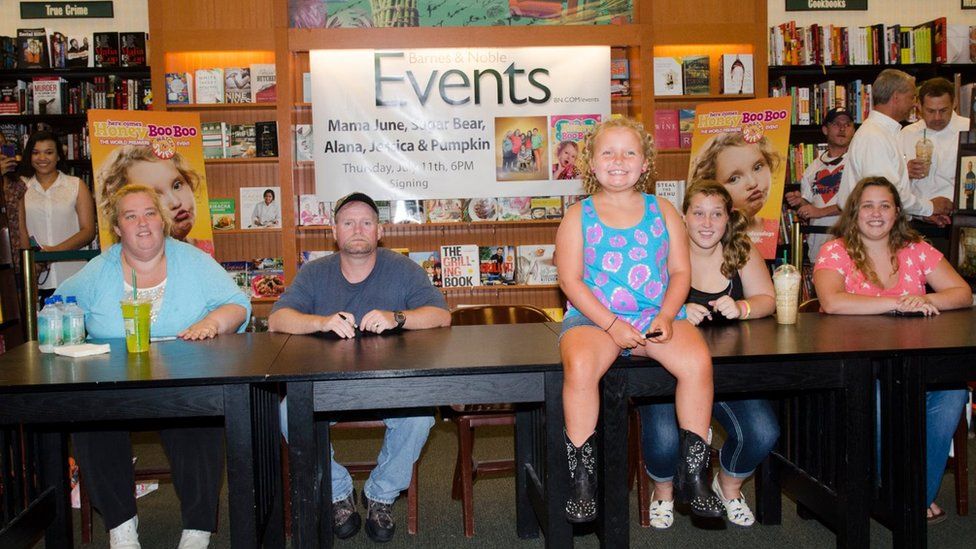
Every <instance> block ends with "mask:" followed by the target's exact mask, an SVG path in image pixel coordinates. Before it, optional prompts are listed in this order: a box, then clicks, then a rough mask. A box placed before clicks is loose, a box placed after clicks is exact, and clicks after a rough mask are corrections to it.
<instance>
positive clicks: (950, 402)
mask: <svg viewBox="0 0 976 549" xmlns="http://www.w3.org/2000/svg"><path fill="white" fill-rule="evenodd" d="M875 385H876V387H877V392H878V395H877V398H876V399H875V402H876V403H877V404H876V407H877V409H876V411H875V429H874V432H875V452H876V454H875V460H876V461H875V463H878V464H879V465H878V470H879V473H878V475H879V477H880V469H881V465H880V464H881V398H880V395H881V384H880V383H878V384H875ZM968 401H969V393H968V391H967V390H966V389H950V390H947V391H927V392H926V393H925V504H926V505H932V502H933V501H935V496H937V495H939V488H940V487H941V486H942V476H943V475H944V474H945V468H946V461H947V460H948V459H949V445H950V444H952V435H953V433H955V432H956V426H957V425H959V418H960V417H961V416H962V412H963V410H965V409H966V403H967V402H968Z"/></svg>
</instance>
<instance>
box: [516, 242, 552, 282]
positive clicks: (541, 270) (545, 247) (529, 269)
mask: <svg viewBox="0 0 976 549" xmlns="http://www.w3.org/2000/svg"><path fill="white" fill-rule="evenodd" d="M555 252H556V245H555V244H528V245H522V246H519V247H518V265H517V267H516V276H517V278H516V279H517V280H518V282H519V284H526V285H529V286H538V285H543V284H556V280H557V279H556V265H555V264H554V263H553V261H552V257H553V255H554V254H555Z"/></svg>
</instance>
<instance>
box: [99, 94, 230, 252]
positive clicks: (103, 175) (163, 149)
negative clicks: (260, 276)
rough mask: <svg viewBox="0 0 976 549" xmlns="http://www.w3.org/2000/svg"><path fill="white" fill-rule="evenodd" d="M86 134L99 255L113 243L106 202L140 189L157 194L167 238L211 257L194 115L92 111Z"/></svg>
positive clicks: (200, 148)
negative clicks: (122, 192) (168, 225)
mask: <svg viewBox="0 0 976 549" xmlns="http://www.w3.org/2000/svg"><path fill="white" fill-rule="evenodd" d="M88 130H89V135H90V136H91V138H90V139H91V157H92V169H93V171H94V174H95V204H96V207H97V213H98V241H99V244H100V246H101V248H102V249H103V250H106V249H108V248H109V247H110V246H111V245H112V243H113V241H114V238H113V233H112V228H111V226H110V224H109V221H108V219H109V216H108V212H107V210H106V207H107V205H108V200H109V197H111V195H112V193H114V192H115V191H116V190H118V189H119V188H120V187H123V186H125V185H128V184H139V185H146V186H148V187H150V188H153V189H155V190H156V192H157V193H158V194H159V197H160V201H161V202H162V205H163V208H164V209H165V210H166V211H165V212H164V214H165V215H167V216H169V218H170V220H171V221H172V228H171V229H170V236H172V237H173V238H174V239H176V240H181V241H184V242H187V243H189V244H192V245H194V246H196V247H197V248H199V249H201V250H203V251H205V252H207V253H208V254H210V255H214V245H213V227H212V225H211V222H210V208H209V199H208V196H207V176H206V170H205V169H204V163H203V141H202V139H201V135H200V115H199V114H197V113H171V112H147V111H132V110H101V109H92V110H89V111H88Z"/></svg>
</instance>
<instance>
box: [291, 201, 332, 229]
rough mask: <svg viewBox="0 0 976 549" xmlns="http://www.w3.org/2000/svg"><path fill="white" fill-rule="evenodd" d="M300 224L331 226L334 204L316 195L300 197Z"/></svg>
mask: <svg viewBox="0 0 976 549" xmlns="http://www.w3.org/2000/svg"><path fill="white" fill-rule="evenodd" d="M298 224H299V225H303V226H310V225H331V224H332V203H331V202H328V201H326V200H325V199H323V198H321V197H319V196H318V195H314V194H303V195H299V196H298Z"/></svg>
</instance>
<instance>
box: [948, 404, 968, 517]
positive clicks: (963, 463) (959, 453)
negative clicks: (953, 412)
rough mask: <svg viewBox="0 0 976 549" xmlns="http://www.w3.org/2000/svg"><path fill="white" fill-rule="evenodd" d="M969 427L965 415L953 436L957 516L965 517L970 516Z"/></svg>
mask: <svg viewBox="0 0 976 549" xmlns="http://www.w3.org/2000/svg"><path fill="white" fill-rule="evenodd" d="M968 435H969V433H968V426H967V425H966V416H965V414H964V415H963V416H962V418H961V419H960V420H959V426H958V427H956V432H955V433H954V434H953V435H952V451H953V453H954V458H955V459H954V460H953V461H954V465H955V466H954V470H953V476H954V477H955V479H956V514H958V515H959V516H961V517H964V516H966V515H968V514H969V464H968V461H969V452H968V450H967V445H968V444H969V441H968V440H967V438H968Z"/></svg>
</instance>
